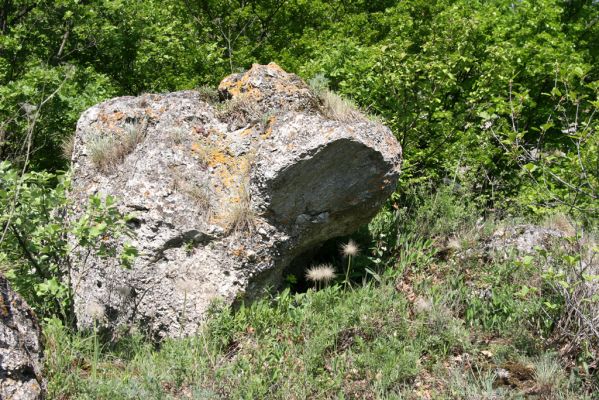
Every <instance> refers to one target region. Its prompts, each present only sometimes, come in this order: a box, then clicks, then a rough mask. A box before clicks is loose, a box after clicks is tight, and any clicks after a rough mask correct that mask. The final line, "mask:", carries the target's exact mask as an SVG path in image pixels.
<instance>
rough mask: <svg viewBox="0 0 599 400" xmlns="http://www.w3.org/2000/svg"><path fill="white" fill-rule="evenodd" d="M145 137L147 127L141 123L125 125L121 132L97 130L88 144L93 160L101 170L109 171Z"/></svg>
mask: <svg viewBox="0 0 599 400" xmlns="http://www.w3.org/2000/svg"><path fill="white" fill-rule="evenodd" d="M144 137H145V129H144V128H143V127H142V125H141V124H139V123H136V124H127V125H125V126H124V127H123V132H122V133H121V134H116V133H111V134H104V133H101V132H99V131H96V132H94V133H93V135H92V137H91V138H90V141H89V144H88V149H89V152H90V157H91V161H92V163H93V164H94V165H95V166H96V168H98V169H99V170H100V171H104V172H107V171H109V170H110V169H112V168H114V167H115V166H117V165H118V164H120V163H121V162H122V161H123V160H124V159H125V157H126V156H127V155H128V154H129V153H131V152H132V151H133V150H134V149H135V147H136V146H137V145H138V144H139V143H141V142H142V141H143V139H144Z"/></svg>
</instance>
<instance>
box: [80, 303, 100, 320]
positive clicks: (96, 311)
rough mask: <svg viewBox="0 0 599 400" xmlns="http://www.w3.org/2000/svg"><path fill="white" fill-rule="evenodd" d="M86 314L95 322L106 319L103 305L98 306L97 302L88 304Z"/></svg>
mask: <svg viewBox="0 0 599 400" xmlns="http://www.w3.org/2000/svg"><path fill="white" fill-rule="evenodd" d="M85 312H86V313H87V315H88V316H90V317H91V318H92V319H93V320H94V321H99V320H101V319H103V318H104V307H102V305H100V304H98V303H97V302H95V301H92V302H90V303H88V304H87V306H86V307H85Z"/></svg>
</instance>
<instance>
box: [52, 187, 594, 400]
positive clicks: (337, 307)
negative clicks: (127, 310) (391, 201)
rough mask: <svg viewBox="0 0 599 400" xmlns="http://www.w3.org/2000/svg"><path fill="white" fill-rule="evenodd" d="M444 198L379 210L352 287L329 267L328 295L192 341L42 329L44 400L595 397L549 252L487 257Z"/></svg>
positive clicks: (233, 319) (290, 303)
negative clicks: (570, 348)
mask: <svg viewBox="0 0 599 400" xmlns="http://www.w3.org/2000/svg"><path fill="white" fill-rule="evenodd" d="M454 197H455V196H454V195H453V194H452V193H451V192H448V191H442V192H439V193H438V194H437V195H436V196H435V197H434V198H431V199H428V200H427V199H424V201H422V202H419V203H418V206H417V207H413V208H411V209H410V208H406V209H401V210H398V211H397V212H396V213H391V212H388V211H387V212H382V213H381V214H380V215H379V216H378V217H377V218H376V219H375V220H374V221H373V223H372V224H371V226H370V235H371V237H372V238H373V240H372V242H371V243H364V242H361V243H360V247H361V249H362V250H361V252H360V255H359V257H357V258H356V261H357V262H356V265H355V266H354V265H352V274H351V275H352V276H353V277H354V278H357V279H353V280H352V283H351V285H345V284H343V280H344V278H345V268H347V265H346V264H347V262H346V260H343V259H340V258H339V256H338V255H337V256H336V258H335V257H333V259H332V261H331V262H333V263H336V265H335V268H336V270H337V271H338V272H339V273H338V276H337V279H336V281H334V282H333V283H332V284H331V285H328V286H326V287H324V288H322V289H321V290H318V291H316V290H314V289H309V290H308V291H307V292H306V293H293V292H292V291H290V290H289V289H287V290H285V291H283V292H281V293H279V294H278V295H276V296H275V297H269V298H265V299H262V300H259V301H256V302H254V303H252V304H251V305H242V306H241V307H240V308H239V309H237V310H235V311H233V310H231V309H230V308H228V307H224V306H222V305H219V304H214V305H213V307H212V311H211V312H210V316H209V318H208V321H207V322H206V324H205V325H204V327H203V329H202V331H200V332H198V334H197V335H196V336H193V337H189V338H186V339H181V340H167V341H165V342H163V343H161V344H160V345H156V344H153V343H150V342H148V341H146V340H144V339H143V338H142V337H141V336H139V335H132V336H129V337H126V338H125V339H121V340H120V341H107V340H100V338H99V337H96V336H95V335H94V334H93V332H92V333H74V332H70V331H69V330H68V329H66V328H65V327H63V326H62V325H61V324H60V323H59V322H58V321H57V320H52V321H50V322H48V323H46V325H45V328H44V332H45V335H46V343H47V346H46V364H47V375H48V377H49V398H52V399H140V398H144V399H146V398H147V399H190V398H191V399H211V398H213V399H353V398H359V399H423V398H424V399H472V400H475V399H476V400H479V399H489V400H491V399H525V398H534V399H547V400H548V399H564V400H570V399H572V400H573V399H591V398H593V397H592V394H593V393H597V392H598V391H599V377H598V376H597V373H596V372H595V371H594V369H593V368H594V367H593V354H597V349H596V348H595V349H594V348H593V343H594V342H593V341H590V340H589V341H587V342H585V343H587V344H588V346H587V348H581V349H580V351H578V352H577V353H573V354H568V355H567V356H563V355H562V356H560V355H559V354H558V352H559V350H560V349H561V348H563V345H564V342H563V341H561V340H562V339H560V338H562V337H563V336H559V335H556V322H557V321H558V320H559V318H560V317H563V315H564V310H565V307H564V305H563V301H562V299H561V298H560V297H559V295H558V294H559V293H558V292H556V291H555V290H553V289H552V287H551V284H552V283H555V281H552V279H554V278H547V273H546V272H547V265H545V264H544V263H546V262H547V260H548V259H550V258H551V259H553V260H554V261H559V259H560V258H559V257H558V255H559V251H557V250H556V251H555V252H552V254H550V255H549V256H544V257H541V256H539V257H526V256H522V255H520V256H519V255H514V257H513V258H511V259H507V260H505V259H494V258H492V257H490V256H489V255H488V254H485V253H484V251H482V248H481V244H482V243H484V241H485V238H486V237H487V236H488V235H489V234H490V232H492V231H493V225H494V223H493V221H488V222H486V223H478V222H477V221H476V220H475V217H476V216H475V215H474V216H473V214H472V212H471V209H470V208H469V207H468V206H467V205H465V204H466V203H464V202H461V201H460V202H456V201H455V198H454ZM443 215H445V216H446V218H445V219H443V218H442V216H443ZM415 220H416V221H418V224H416V225H414V221H415ZM448 237H451V238H453V239H454V240H455V241H456V242H458V244H457V245H456V244H453V245H451V246H448V245H447V243H446V241H444V240H442V239H443V238H448ZM333 248H335V250H337V246H333ZM344 263H345V264H344ZM366 268H368V269H366ZM560 279H562V278H560Z"/></svg>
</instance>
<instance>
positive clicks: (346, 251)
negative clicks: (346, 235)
mask: <svg viewBox="0 0 599 400" xmlns="http://www.w3.org/2000/svg"><path fill="white" fill-rule="evenodd" d="M359 252H360V247H358V244H357V243H356V242H354V241H353V240H352V239H350V240H349V242H347V243H346V244H343V245H341V254H343V256H344V257H355V256H357V255H358V253H359Z"/></svg>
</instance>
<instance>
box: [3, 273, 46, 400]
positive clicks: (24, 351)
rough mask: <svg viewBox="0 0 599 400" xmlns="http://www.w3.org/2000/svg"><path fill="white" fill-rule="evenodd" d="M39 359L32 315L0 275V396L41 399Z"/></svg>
mask: <svg viewBox="0 0 599 400" xmlns="http://www.w3.org/2000/svg"><path fill="white" fill-rule="evenodd" d="M43 358H44V349H43V345H42V332H41V329H40V326H39V324H38V321H37V318H36V316H35V314H34V313H33V311H32V310H31V309H30V308H29V306H28V305H27V303H25V301H24V300H23V299H22V298H21V296H19V295H18V294H16V293H15V292H14V291H13V290H12V289H11V288H10V286H9V284H8V281H7V280H6V278H5V277H4V276H2V275H0V399H6V400H29V399H43V398H44V397H45V394H46V381H45V379H44V378H43V376H42V371H43V365H44V361H43Z"/></svg>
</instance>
